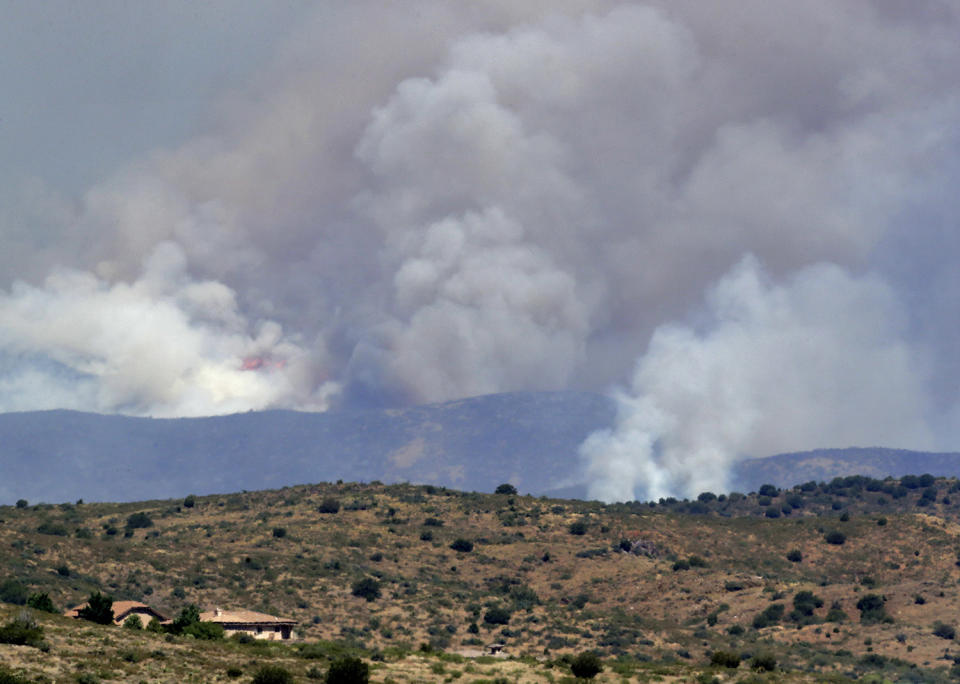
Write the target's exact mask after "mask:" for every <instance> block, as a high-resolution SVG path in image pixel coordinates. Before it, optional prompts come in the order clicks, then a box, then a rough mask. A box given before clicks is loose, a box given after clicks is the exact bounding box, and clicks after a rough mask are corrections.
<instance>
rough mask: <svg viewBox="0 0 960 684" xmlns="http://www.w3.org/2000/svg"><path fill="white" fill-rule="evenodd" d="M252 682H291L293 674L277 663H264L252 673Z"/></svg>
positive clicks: (259, 683) (265, 683)
mask: <svg viewBox="0 0 960 684" xmlns="http://www.w3.org/2000/svg"><path fill="white" fill-rule="evenodd" d="M253 684H293V675H292V674H290V672H289V671H288V670H287V669H286V668H283V667H280V666H279V665H264V666H263V667H261V668H260V669H259V670H257V672H256V674H254V675H253Z"/></svg>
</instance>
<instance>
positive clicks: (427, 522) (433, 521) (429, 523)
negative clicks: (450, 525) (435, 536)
mask: <svg viewBox="0 0 960 684" xmlns="http://www.w3.org/2000/svg"><path fill="white" fill-rule="evenodd" d="M423 525H424V527H443V521H442V520H440V518H426V519H424V521H423Z"/></svg>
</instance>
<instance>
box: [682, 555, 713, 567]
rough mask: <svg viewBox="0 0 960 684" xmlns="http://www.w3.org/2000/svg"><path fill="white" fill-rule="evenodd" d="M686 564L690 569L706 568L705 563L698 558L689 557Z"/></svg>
mask: <svg viewBox="0 0 960 684" xmlns="http://www.w3.org/2000/svg"><path fill="white" fill-rule="evenodd" d="M687 562H688V563H689V564H690V567H691V568H706V567H708V565H707V561H705V560H704V559H703V558H701V557H700V556H690V557H689V558H688V559H687Z"/></svg>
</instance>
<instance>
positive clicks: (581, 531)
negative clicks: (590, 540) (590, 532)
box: [567, 520, 587, 537]
mask: <svg viewBox="0 0 960 684" xmlns="http://www.w3.org/2000/svg"><path fill="white" fill-rule="evenodd" d="M567 531H568V532H569V533H570V534H574V535H577V536H578V537H580V536H583V535H585V534H586V533H587V523H586V521H583V520H574V521H573V522H572V523H570V526H569V527H567Z"/></svg>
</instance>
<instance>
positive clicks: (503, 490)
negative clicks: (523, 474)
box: [493, 482, 517, 496]
mask: <svg viewBox="0 0 960 684" xmlns="http://www.w3.org/2000/svg"><path fill="white" fill-rule="evenodd" d="M493 493H494V494H509V495H511V496H515V495H516V494H517V488H516V487H514V486H513V485H512V484H510V483H508V482H505V483H503V484H502V485H498V486H497V489H496V490H495V491H494V492H493Z"/></svg>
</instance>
